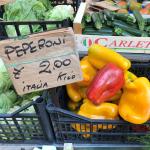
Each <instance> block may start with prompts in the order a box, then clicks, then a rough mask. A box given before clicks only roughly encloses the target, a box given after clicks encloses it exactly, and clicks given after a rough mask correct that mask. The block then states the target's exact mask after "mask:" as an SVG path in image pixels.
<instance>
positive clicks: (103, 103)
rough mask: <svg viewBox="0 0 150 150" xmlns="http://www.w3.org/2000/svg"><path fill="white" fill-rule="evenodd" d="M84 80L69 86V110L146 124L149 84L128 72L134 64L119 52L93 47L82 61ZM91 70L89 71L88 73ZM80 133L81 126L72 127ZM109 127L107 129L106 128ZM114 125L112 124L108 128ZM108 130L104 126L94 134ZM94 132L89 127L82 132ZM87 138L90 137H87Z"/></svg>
mask: <svg viewBox="0 0 150 150" xmlns="http://www.w3.org/2000/svg"><path fill="white" fill-rule="evenodd" d="M80 65H81V69H82V73H83V80H82V81H80V82H77V83H73V84H69V85H66V90H67V93H68V96H69V98H70V100H69V102H68V109H69V110H70V111H73V112H74V113H77V114H78V115H80V116H84V117H86V118H89V119H104V120H118V119H123V120H125V121H127V122H130V123H133V124H143V123H145V122H147V121H148V120H149V118H150V82H149V80H148V79H147V78H146V77H137V76H136V75H135V74H133V73H132V72H130V71H128V69H130V67H131V62H130V61H129V60H128V59H126V58H125V57H123V56H121V55H120V54H119V53H117V52H115V51H113V50H111V49H109V48H106V47H103V46H101V45H98V44H93V45H92V46H91V47H89V49H88V55H87V56H85V57H83V58H82V59H81V62H80ZM87 70H88V71H87ZM72 127H73V128H74V129H75V130H77V131H78V132H80V131H82V128H81V127H80V125H79V124H72ZM107 128H108V127H107ZM113 128H115V126H113V125H110V126H109V129H113ZM98 129H106V127H105V126H102V125H101V124H100V125H98V128H94V127H93V130H92V131H93V132H96V131H95V130H98ZM84 130H86V132H88V131H91V130H90V125H88V124H87V126H86V129H85V127H83V132H84ZM83 136H84V137H89V136H90V135H88V134H85V135H83Z"/></svg>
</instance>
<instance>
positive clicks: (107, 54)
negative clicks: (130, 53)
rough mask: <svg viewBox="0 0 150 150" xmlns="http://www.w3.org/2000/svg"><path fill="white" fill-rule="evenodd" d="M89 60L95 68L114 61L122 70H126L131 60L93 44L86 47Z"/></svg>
mask: <svg viewBox="0 0 150 150" xmlns="http://www.w3.org/2000/svg"><path fill="white" fill-rule="evenodd" d="M88 56H89V57H88V59H89V62H90V63H91V64H92V65H93V66H94V67H96V68H98V69H100V68H102V67H103V66H104V65H106V64H107V63H110V62H111V63H114V64H116V65H117V66H118V67H120V68H122V69H123V70H128V69H129V68H130V67H131V62H130V61H129V60H128V59H126V58H125V57H123V56H121V55H120V54H119V53H117V52H115V51H113V50H111V49H109V48H107V47H104V46H101V45H98V44H93V45H92V46H91V47H89V49H88Z"/></svg>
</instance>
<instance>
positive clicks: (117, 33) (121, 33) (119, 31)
mask: <svg viewBox="0 0 150 150" xmlns="http://www.w3.org/2000/svg"><path fill="white" fill-rule="evenodd" d="M114 32H115V33H116V35H119V36H134V35H132V34H130V33H129V32H127V31H124V30H123V29H121V28H119V27H115V31H114Z"/></svg>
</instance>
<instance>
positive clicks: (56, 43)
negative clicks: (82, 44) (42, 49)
mask: <svg viewBox="0 0 150 150" xmlns="http://www.w3.org/2000/svg"><path fill="white" fill-rule="evenodd" d="M60 44H61V39H60V38H58V42H56V41H54V42H53V46H55V45H60Z"/></svg>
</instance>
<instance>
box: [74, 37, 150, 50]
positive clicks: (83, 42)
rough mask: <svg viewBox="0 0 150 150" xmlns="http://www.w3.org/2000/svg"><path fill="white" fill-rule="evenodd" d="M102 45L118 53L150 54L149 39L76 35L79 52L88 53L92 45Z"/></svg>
mask: <svg viewBox="0 0 150 150" xmlns="http://www.w3.org/2000/svg"><path fill="white" fill-rule="evenodd" d="M94 43H96V44H100V45H103V46H106V47H109V48H112V49H114V50H115V51H117V52H129V53H150V38H149V37H123V36H98V35H80V34H76V46H77V50H78V51H79V52H80V51H85V52H86V51H87V49H88V47H89V46H91V45H92V44H94Z"/></svg>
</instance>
